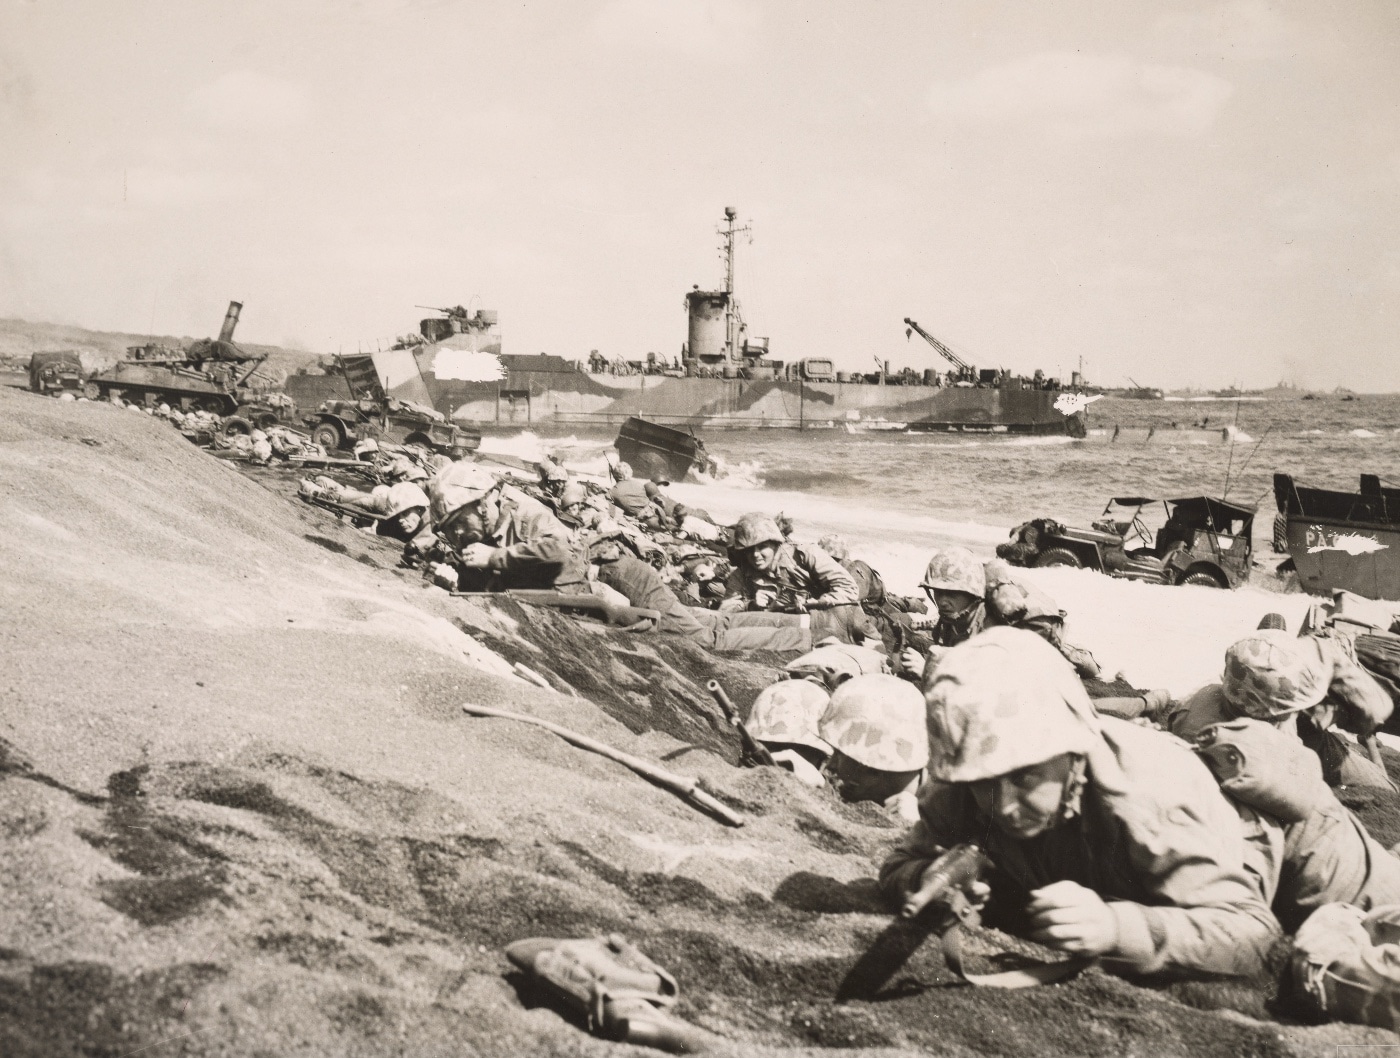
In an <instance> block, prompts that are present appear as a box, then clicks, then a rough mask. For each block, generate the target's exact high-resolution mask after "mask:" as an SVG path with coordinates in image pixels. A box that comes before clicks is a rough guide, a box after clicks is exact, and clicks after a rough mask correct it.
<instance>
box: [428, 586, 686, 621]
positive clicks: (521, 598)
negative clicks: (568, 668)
mask: <svg viewBox="0 0 1400 1058" xmlns="http://www.w3.org/2000/svg"><path fill="white" fill-rule="evenodd" d="M452 594H453V595H456V596H459V597H460V598H464V599H499V598H501V597H502V596H504V597H506V598H510V599H514V600H515V601H516V602H527V603H529V604H530V605H531V606H552V607H554V608H555V609H558V610H584V611H586V612H588V613H601V614H606V613H620V614H621V615H622V616H623V617H625V618H627V619H628V620H627V623H628V624H636V623H637V622H638V621H659V620H661V611H660V610H648V609H645V608H643V607H641V606H627V607H614V606H612V605H611V604H609V603H606V602H604V601H603V600H602V599H600V598H598V597H597V596H596V595H570V594H569V593H568V592H562V591H545V590H544V589H540V588H507V589H506V590H505V591H454V592H453V593H452Z"/></svg>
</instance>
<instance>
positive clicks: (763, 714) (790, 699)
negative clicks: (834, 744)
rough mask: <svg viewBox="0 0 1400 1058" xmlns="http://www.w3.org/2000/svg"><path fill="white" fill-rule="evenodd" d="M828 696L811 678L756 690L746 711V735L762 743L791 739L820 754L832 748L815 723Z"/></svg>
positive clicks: (823, 711) (817, 721) (828, 698)
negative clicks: (755, 696)
mask: <svg viewBox="0 0 1400 1058" xmlns="http://www.w3.org/2000/svg"><path fill="white" fill-rule="evenodd" d="M830 702H831V695H829V694H828V693H827V692H826V691H825V690H823V689H822V688H821V687H819V686H818V685H817V684H815V683H813V682H812V681H811V680H779V681H778V682H777V683H773V684H769V685H768V686H767V687H765V688H763V690H761V691H759V693H758V697H757V698H755V699H754V700H753V708H752V709H751V710H749V719H748V729H749V734H751V735H753V737H754V738H757V739H760V740H762V741H764V742H792V743H795V744H796V745H799V746H810V747H811V748H812V749H816V750H820V751H821V752H823V753H830V752H831V747H830V746H829V745H827V743H826V741H825V740H824V739H823V738H822V737H821V736H820V735H818V734H817V724H818V723H819V722H820V721H821V718H822V714H823V713H825V712H826V708H827V705H828V704H829V703H830Z"/></svg>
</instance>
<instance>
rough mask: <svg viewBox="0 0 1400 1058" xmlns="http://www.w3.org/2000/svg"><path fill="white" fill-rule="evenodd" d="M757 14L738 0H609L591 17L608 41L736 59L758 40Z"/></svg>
mask: <svg viewBox="0 0 1400 1058" xmlns="http://www.w3.org/2000/svg"><path fill="white" fill-rule="evenodd" d="M758 26H759V17H758V12H757V11H756V10H754V9H753V8H752V7H750V6H749V5H748V4H746V3H742V2H740V0H609V2H608V3H606V4H604V5H603V7H602V8H601V9H600V10H599V11H598V15H597V17H596V18H595V19H594V20H593V36H594V37H595V38H597V39H598V40H599V41H601V42H603V43H605V44H614V45H621V46H623V47H628V48H633V49H638V50H647V51H651V50H656V51H664V52H674V53H679V54H681V55H691V56H696V57H702V58H712V59H725V60H730V59H738V58H741V57H743V56H744V55H747V54H748V53H750V52H751V51H752V50H753V48H754V45H755V44H756V42H757V35H758Z"/></svg>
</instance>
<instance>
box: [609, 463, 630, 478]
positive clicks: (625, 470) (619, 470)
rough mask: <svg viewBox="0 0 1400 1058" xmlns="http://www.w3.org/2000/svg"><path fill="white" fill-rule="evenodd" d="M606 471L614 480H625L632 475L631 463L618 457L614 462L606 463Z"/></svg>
mask: <svg viewBox="0 0 1400 1058" xmlns="http://www.w3.org/2000/svg"><path fill="white" fill-rule="evenodd" d="M608 473H609V474H611V475H612V479H613V480H614V481H626V480H627V479H628V478H630V477H631V476H632V464H631V463H629V462H627V461H626V460H625V459H619V460H618V461H617V462H616V463H610V464H608Z"/></svg>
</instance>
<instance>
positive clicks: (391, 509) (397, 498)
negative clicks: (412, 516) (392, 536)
mask: <svg viewBox="0 0 1400 1058" xmlns="http://www.w3.org/2000/svg"><path fill="white" fill-rule="evenodd" d="M427 506H428V494H427V493H426V492H424V491H423V489H422V488H421V487H420V486H419V485H418V484H416V483H415V482H412V481H400V482H399V483H398V484H397V485H390V486H389V495H388V498H387V500H386V501H385V510H386V511H387V512H388V516H389V517H390V518H393V517H394V516H395V515H399V514H403V512H404V511H408V510H412V509H413V508H414V507H427Z"/></svg>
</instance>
